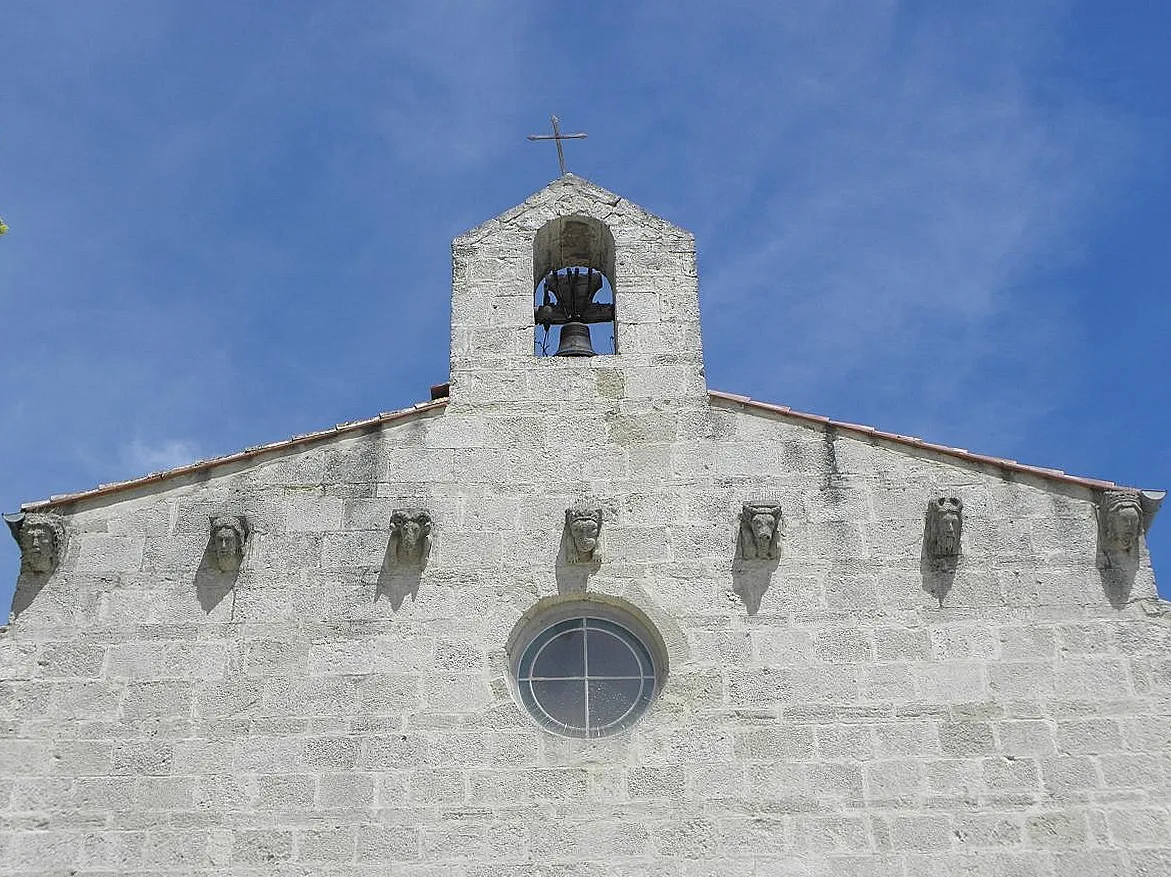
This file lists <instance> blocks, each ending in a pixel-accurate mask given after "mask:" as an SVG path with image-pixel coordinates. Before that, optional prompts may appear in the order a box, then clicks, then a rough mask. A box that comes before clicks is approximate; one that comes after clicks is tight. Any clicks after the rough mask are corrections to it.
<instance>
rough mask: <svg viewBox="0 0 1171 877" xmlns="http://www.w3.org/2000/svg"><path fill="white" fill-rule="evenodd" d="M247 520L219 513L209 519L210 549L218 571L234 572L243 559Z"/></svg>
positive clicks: (246, 536)
mask: <svg viewBox="0 0 1171 877" xmlns="http://www.w3.org/2000/svg"><path fill="white" fill-rule="evenodd" d="M247 538H248V522H247V521H245V520H244V518H240V517H233V516H230V515H219V516H215V517H212V519H211V549H212V556H213V557H214V558H215V565H216V567H218V568H219V570H220V572H228V573H230V572H235V571H236V570H238V569H239V568H240V563H241V562H242V561H243V559H244V542H245V540H247Z"/></svg>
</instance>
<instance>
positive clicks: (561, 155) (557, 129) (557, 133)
mask: <svg viewBox="0 0 1171 877" xmlns="http://www.w3.org/2000/svg"><path fill="white" fill-rule="evenodd" d="M549 121H551V122H552V123H553V133H552V134H530V135H529V140H553V141H555V142H556V143H557V163H558V164H559V165H561V176H565V150H563V149H562V148H561V141H562V140H585V139H586V135H585V134H582V133H580V132H579V133H577V134H562V133H561V125H560V124H559V122H558V119H557V117H556V116H550V117H549Z"/></svg>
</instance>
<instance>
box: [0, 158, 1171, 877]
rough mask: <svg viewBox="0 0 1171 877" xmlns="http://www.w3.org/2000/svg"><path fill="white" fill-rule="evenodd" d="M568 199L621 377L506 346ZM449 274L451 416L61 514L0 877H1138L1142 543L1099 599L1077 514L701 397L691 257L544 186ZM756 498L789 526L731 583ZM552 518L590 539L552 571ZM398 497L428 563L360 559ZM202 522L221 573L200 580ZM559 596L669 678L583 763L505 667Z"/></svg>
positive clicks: (1170, 848) (1148, 597)
mask: <svg viewBox="0 0 1171 877" xmlns="http://www.w3.org/2000/svg"><path fill="white" fill-rule="evenodd" d="M568 213H580V214H582V215H588V216H593V217H596V218H598V219H601V220H602V221H604V222H606V223H607V224H608V225H609V226H610V228H611V230H612V232H613V235H614V240H615V284H614V286H615V292H616V311H617V318H618V349H619V351H620V353H619V355H617V356H597V357H593V358H588V359H577V360H573V361H567V360H565V359H535V358H533V357H532V356H531V349H530V341H531V334H529V333H531V331H532V259H533V255H532V242H533V239H534V236H535V235H536V233H537V231H538V230H539V229H540V228H541V227H542V225H544V223H545V222H546V221H548V220H549V219H552V218H553V217H555V216H558V215H565V214H568ZM453 260H454V291H453V294H454V304H453V321H452V342H453V343H452V395H451V399H450V402H449V403H448V405H447V407H446V409H444V410H442V412H438V411H431V412H429V413H426V414H423V415H419V416H417V417H414V418H413V419H411V418H408V419H405V420H399V421H395V422H392V423H388V424H386V425H384V426H382V427H381V428H379V429H374V430H371V431H370V432H367V433H363V434H361V435H357V436H353V435H351V436H349V437H339V438H334V439H330V440H325V441H322V442H321V443H319V444H316V445H309V446H305V447H303V448H301V449H300V450H297V451H295V452H291V451H280V452H274V453H272V454H270V455H267V456H260V457H258V458H256V459H254V460H253V461H251V462H250V463H249V464H247V465H246V466H245V465H237V466H233V467H227V468H224V469H220V470H213V471H212V472H211V473H210V475H209V476H208V477H206V478H203V479H195V478H187V479H180V480H177V481H174V482H167V481H164V482H161V483H159V484H156V485H154V486H152V487H150V488H149V489H139V490H135V491H128V492H124V493H115V494H112V495H110V496H108V497H105V498H97V499H91V500H85V501H80V502H76V503H74V504H72V505H68V506H64V507H61V508H59V509H57V512H58V513H59V514H60V515H61V516H62V520H63V521H64V523H65V525H66V528H67V532H68V533H69V538H68V540H67V543H68V544H67V546H66V550H65V551H64V552H63V553H62V555H61V562H60V564H59V565H58V566H57V568H56V569H55V570H53V571H52V572H51V573H49V574H46V573H40V572H36V571H33V570H25V571H23V572H22V573H21V575H20V579H19V581H18V591H17V597H16V602H15V604H14V609H15V610H16V611H17V615H16V617H15V618H14V620H13V621H12V622H11V623H10V624H9V626H8V627H7V628H6V629H4V630H3V632H2V633H0V811H3V819H2V820H0V875H6V877H7V875H12V877H16V875H50V874H54V875H60V874H67V873H70V872H71V871H72V872H75V873H78V874H88V873H93V874H102V873H105V874H112V873H118V874H138V875H143V877H145V875H155V874H169V875H170V874H199V875H207V877H210V875H213V874H217V875H218V874H239V875H242V877H243V875H259V874H276V873H279V874H287V875H298V877H300V875H318V874H328V875H331V877H358V875H362V877H367V875H373V874H386V873H393V874H412V875H440V874H442V875H445V877H446V875H456V877H472V875H475V877H494V875H504V874H509V875H536V874H538V873H540V874H557V875H560V877H634V875H638V877H646V875H653V877H666V875H672V877H674V875H678V874H685V875H697V877H699V875H703V877H707V875H711V877H716V875H718V877H728V875H733V877H735V875H751V877H761V875H773V874H777V875H798V874H802V875H806V874H807V875H816V877H828V875H831V874H833V875H837V874H847V875H857V877H887V875H898V877H920V875H923V877H926V875H931V877H937V875H940V874H974V875H1009V874H1011V875H1038V877H1042V875H1043V877H1054V875H1078V877H1082V875H1090V874H1094V875H1098V874H1101V875H1110V877H1113V875H1126V877H1138V875H1144V877H1154V875H1164V874H1166V873H1168V872H1169V871H1168V869H1169V868H1171V824H1169V820H1168V816H1167V813H1168V810H1169V806H1171V763H1169V761H1168V756H1167V753H1168V751H1171V672H1169V671H1171V663H1169V659H1168V654H1169V651H1168V650H1169V648H1171V617H1169V616H1168V614H1167V612H1166V606H1165V604H1163V603H1161V602H1159V601H1158V600H1157V599H1156V597H1155V589H1154V579H1153V574H1152V572H1151V569H1150V561H1149V556H1148V553H1147V550H1146V546H1145V543H1144V541H1143V539H1142V534H1141V532H1140V533H1139V535H1138V537H1137V539H1136V541H1135V542H1134V544H1133V548H1132V554H1133V558H1134V559H1133V564H1132V565H1130V566H1127V568H1126V571H1127V574H1128V576H1129V578H1128V580H1127V583H1126V587H1127V589H1128V590H1127V591H1126V593H1125V596H1124V597H1123V598H1122V599H1119V598H1118V597H1119V593H1120V592H1119V591H1118V590H1116V589H1115V585H1116V584H1117V582H1116V581H1115V579H1112V578H1110V577H1109V576H1105V575H1104V574H1105V573H1107V572H1110V571H1111V570H1116V569H1117V566H1115V567H1111V568H1110V570H1107V569H1103V568H1102V563H1101V558H1100V557H1099V556H1098V555H1099V545H1098V544H1097V541H1098V538H1099V535H1100V528H1099V523H1098V518H1097V517H1096V509H1097V508H1098V504H1099V502H1100V499H1101V497H1100V496H1099V495H1098V494H1097V493H1096V492H1095V491H1092V490H1090V489H1088V488H1083V487H1081V486H1079V485H1076V484H1067V483H1060V482H1057V481H1052V480H1044V479H1042V478H1040V477H1030V476H1023V475H1017V476H1015V477H1014V478H1013V479H1012V480H1009V479H1007V478H1006V477H1004V473H1002V472H999V471H997V470H995V469H994V468H993V467H989V466H982V465H975V464H972V465H965V464H962V463H960V462H958V461H951V462H948V461H945V460H943V459H941V458H940V457H939V455H937V454H936V455H933V454H931V453H928V452H926V451H923V452H920V451H915V450H913V449H911V448H908V447H906V446H899V445H895V444H892V443H884V442H883V441H881V440H878V439H872V438H867V437H864V436H862V435H848V434H846V433H844V432H842V431H832V430H830V431H827V430H825V429H823V428H821V427H818V426H815V425H813V424H811V423H810V422H808V421H800V420H797V419H795V418H792V417H786V416H785V415H783V414H781V413H775V414H764V413H760V414H752V413H749V412H748V411H746V410H744V409H743V408H742V407H741V406H738V405H736V404H735V403H732V402H728V401H720V400H718V399H713V398H710V397H709V396H708V395H707V393H706V391H705V387H704V381H703V370H702V356H701V349H700V336H699V325H698V299H697V289H696V274H695V262H694V251H693V248H692V243H691V238H690V236H689V235H688V234H687V233H686V232H683V231H681V230H679V229H676V228H673V227H672V226H670V225H669V224H667V223H665V222H664V221H662V220H660V219H658V218H656V217H653V216H650V215H648V214H646V213H644V212H643V211H641V210H640V209H639V208H637V207H635V206H634V205H632V204H630V203H629V202H627V201H624V200H622V199H620V198H618V197H617V196H614V195H611V194H610V193H606V192H603V191H601V190H599V189H596V188H594V187H592V186H590V185H589V184H586V183H583V182H581V181H578V180H576V179H575V178H565V179H563V180H561V181H559V182H557V183H555V184H554V185H553V186H551V187H550V188H549V189H547V190H545V191H544V192H542V193H539V194H538V195H537V196H534V198H532V199H530V200H529V201H527V202H525V204H523V205H521V206H520V207H518V208H516V209H515V210H513V211H510V212H509V213H507V214H505V215H504V216H502V217H499V218H497V219H494V220H492V221H490V222H489V223H487V224H485V225H484V226H481V227H480V228H478V229H476V230H474V231H473V232H469V233H468V234H467V235H464V236H463V237H461V238H459V239H457V241H456V242H455V245H454V251H453ZM652 264H653V265H654V266H655V268H654V270H651V268H650V267H649V266H651V265H652ZM627 293H630V294H631V295H635V296H637V298H636V299H635V300H633V302H636V303H632V305H631V311H630V314H631V318H632V319H633V318H637V322H626V321H624V320H625V317H624V310H623V303H624V298H623V296H624V295H625V294H627ZM486 316H487V317H488V320H487V324H488V325H490V326H491V327H492V328H494V329H498V330H499V332H498V333H496V334H491V333H486V332H484V331H483V330H484V327H485V317H486ZM667 337H669V338H670V344H669V345H662V346H654V345H651V344H647V343H646V342H647V340H648V339H652V340H653V339H655V338H658V339H660V340H661V339H663V338H667ZM892 426H895V425H892ZM757 496H759V497H768V501H769V503H770V504H772V505H775V507H776V508H777V509H778V510H779V512H780V513H781V514H783V520H784V541H783V546H782V550H780V551H778V552H776V553H775V556H772V557H769V558H766V560H767V562H757V563H752V564H748V565H747V566H749V567H751V568H752V570H748V571H746V569H745V567H744V565H740V566H737V564H736V556H737V543H738V540H739V527H740V517H739V516H740V514H741V510H742V508H743V502H744V500H745V498H749V497H757ZM952 496H955V497H962V498H963V508H964V517H965V520H964V531H963V561H962V562H961V563H959V564H957V565H956V567H955V569H954V570H953V571H952V572H951V580H950V582H949V583H948V588H947V590H946V593H943V594H942V599H941V593H940V592H939V591H938V589H934V588H935V586H936V585H937V584H938V582H934V581H932V580H931V577H932V576H934V575H936V573H937V571H936V570H934V569H927V570H925V569H924V568H923V530H924V503H925V502H926V501H927V500H928V499H931V498H933V497H952ZM583 497H595V498H600V499H598V500H596V507H600V508H601V511H602V513H603V519H604V522H605V523H604V539H605V544H604V546H603V547H604V552H602V553H601V556H600V557H599V562H598V563H596V564H581V565H568V566H567V565H566V564H565V563H564V562H563V561H564V554H563V551H562V549H563V545H562V542H563V539H564V537H565V531H564V529H563V527H562V525H561V522H562V521H564V520H565V510H566V509H567V508H572V507H573V506H575V505H576V504H578V503H579V502H581V500H582V498H583ZM591 502H595V501H594V500H591ZM420 508H425V509H427V511H428V513H429V515H430V517H431V520H432V522H433V523H432V528H433V534H432V535H433V545H432V546H431V549H430V553H429V554H428V555H427V557H426V563H425V564H423V563H405V564H403V563H398V562H397V557H396V558H394V562H391V561H390V560H389V559H388V557H387V554H388V550H387V549H388V544H389V533H388V526H389V522H390V520H391V516H392V515H393V513H394V512H395V510H407V509H420ZM224 510H231V514H232V515H237V514H238V515H241V516H246V517H247V520H248V524H249V532H248V536H247V549H246V558H245V562H244V563H243V564H241V565H240V568H239V570H238V571H236V572H235V573H234V574H233V576H232V577H231V579H232V581H231V587H230V588H223V587H220V585H222V584H223V583H222V582H220V579H221V578H223V576H222V575H221V576H218V577H217V576H212V577H210V578H209V577H206V576H204V575H202V574H201V571H200V570H201V562H202V553H203V552H204V551H205V549H206V547H207V536H208V522H209V518H210V516H212V515H219V514H222V513H223V512H224ZM758 567H759V569H757V568H758ZM753 571H755V572H760V573H761V574H762V575H763V576H764V578H763V579H759V580H757V579H753V580H751V581H746V580H745V579H744V576H745V575H747V574H748V573H749V572H753ZM762 583H763V584H765V585H767V588H758V590H757V591H756V592H755V593H757V595H758V597H759V602H758V604H757V606H756V608H755V611H754V612H753V613H752V614H749V612H748V611H747V610H746V606H745V601H744V596H743V595H744V593H748V591H749V589H750V587H757V586H759V585H761V584H762ZM581 588H584V589H586V590H588V591H589V592H590V593H593V594H598V595H604V596H608V597H612V598H622V599H624V600H626V601H629V602H630V603H631V604H633V605H634V606H636V607H638V608H639V609H641V610H642V612H644V613H645V614H646V615H647V617H648V618H649V619H650V620H651V622H652V623H653V624H654V625H655V626H656V627H657V628H658V630H659V631H660V633H661V634H662V637H663V640H664V643H665V648H666V652H667V658H668V663H669V671H668V674H667V676H666V679H665V683H664V687H663V689H662V691H661V693H660V695H659V697H658V699H657V700H656V701H655V703H654V704H653V705H652V706H651V708H650V710H649V711H648V712H647V714H646V715H645V716H644V717H643V718H642V719H641V720H640V721H639V722H638V724H636V725H635V726H634V727H633V728H632V729H631V730H630V731H628V732H625V733H623V734H621V735H619V736H617V737H612V738H604V739H600V740H592V741H586V740H573V739H567V738H562V737H557V736H554V735H552V734H549V733H547V732H545V731H542V730H540V729H538V728H537V727H536V726H535V724H534V723H533V722H532V721H531V720H530V719H529V718H528V717H527V714H526V713H525V712H524V710H523V708H522V707H521V706H520V705H519V704H518V703H517V701H516V698H515V695H514V693H513V690H512V687H511V684H510V682H509V680H508V673H509V669H508V659H507V655H506V651H505V650H506V644H507V641H508V636H509V632H510V631H511V630H512V629H513V627H514V626H515V625H516V624H517V622H518V620H519V619H520V618H521V616H522V615H523V614H524V613H525V612H526V611H527V610H529V609H530V608H531V607H533V605H534V604H535V603H536V602H537V601H538V600H539V599H541V598H545V597H555V596H556V595H558V594H559V593H561V592H562V591H563V590H565V591H567V592H571V591H573V590H575V589H581Z"/></svg>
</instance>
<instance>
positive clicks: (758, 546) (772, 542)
mask: <svg viewBox="0 0 1171 877" xmlns="http://www.w3.org/2000/svg"><path fill="white" fill-rule="evenodd" d="M784 529H785V527H784V517H783V516H782V514H781V507H780V506H779V505H778V504H777V503H772V502H746V503H744V505H743V506H741V508H740V530H739V544H740V557H741V558H742V559H743V560H776V559H777V558H778V557H779V556H780V553H781V535H782V534H783V533H784Z"/></svg>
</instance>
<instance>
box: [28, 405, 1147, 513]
mask: <svg viewBox="0 0 1171 877" xmlns="http://www.w3.org/2000/svg"><path fill="white" fill-rule="evenodd" d="M445 389H446V388H445V385H443V384H439V385H437V386H435V387H433V388H432V395H433V396H436V395H437V394H438V393H443V392H445ZM708 396H709V397H710V398H711V399H712V400H713V401H716V402H722V403H724V404H726V405H731V406H739V407H740V408H741V409H743V410H746V411H748V412H750V413H755V414H770V415H780V416H782V417H785V418H788V419H789V420H793V421H797V422H799V423H804V424H806V425H808V426H813V427H819V428H822V429H825V428H831V429H837V430H841V431H843V432H847V433H852V434H854V435H856V436H859V437H862V438H873V439H879V440H881V441H885V442H890V443H892V444H895V445H901V446H902V447H907V448H913V449H915V450H920V451H929V452H932V453H936V454H941V455H943V456H945V457H950V458H952V459H954V460H958V461H960V462H963V463H969V464H977V465H983V466H992V467H995V468H997V469H1001V470H1003V471H1005V472H1014V473H1019V474H1022V475H1032V476H1034V477H1037V478H1041V479H1045V480H1048V481H1054V482H1058V483H1061V484H1072V485H1077V486H1079V487H1084V488H1087V489H1089V490H1109V489H1118V488H1121V489H1131V490H1138V488H1125V487H1123V486H1121V485H1118V484H1115V483H1114V482H1113V481H1104V480H1101V479H1098V478H1086V477H1083V476H1078V475H1069V474H1067V473H1065V472H1063V471H1061V470H1060V469H1048V468H1045V467H1042V466H1030V465H1028V464H1025V463H1018V462H1017V461H1016V460H1008V459H1005V458H1002V457H990V456H987V455H985V454H974V453H972V452H971V451H969V450H967V449H965V448H953V447H949V446H947V445H940V444H935V443H934V442H928V441H924V440H923V439H921V438H918V437H917V436H908V435H900V434H899V433H893V432H884V431H883V430H880V429H875V428H874V427H873V426H865V425H864V424H860V423H849V422H846V421H842V420H834V419H832V418H830V417H823V416H821V415H819V414H809V413H807V412H804V411H795V410H793V409H792V408H790V407H789V406H788V405H772V404H770V403H768V402H758V401H757V400H755V399H752V398H750V397H748V396H740V395H737V394H735V393H724V392H721V391H719V390H709V391H708ZM447 401H448V400H447V397H446V395H443V396H440V397H439V398H433V399H432V400H431V401H430V402H417V403H416V404H414V405H412V406H411V407H409V408H401V409H399V410H397V411H384V412H383V413H381V414H378V415H376V416H374V417H370V418H367V419H365V420H352V421H349V422H347V423H339V424H338V425H337V426H333V427H330V428H329V429H323V430H320V431H318V432H310V433H305V434H303V435H295V436H293V437H291V438H287V439H284V440H282V441H277V442H272V443H271V444H266V445H256V446H253V447H250V448H245V449H244V450H242V451H239V452H237V453H234V454H227V455H225V456H222V457H212V458H211V459H207V460H197V461H196V462H194V463H188V464H186V465H184V466H178V467H176V468H174V469H167V470H164V471H161V472H152V473H150V474H149V475H144V476H142V477H140V478H131V479H129V480H127V481H116V482H113V483H110V484H102V485H99V486H98V487H95V488H92V489H90V490H82V491H78V492H76V493H63V494H56V495H53V496H50V497H49V498H48V499H44V500H38V501H35V502H26V503H23V504H22V505H21V511H25V512H34V511H43V510H46V509H50V508H56V507H58V506H63V505H69V504H71V503H75V502H79V501H81V500H88V499H97V498H99V497H103V496H107V495H109V494H113V493H121V492H122V491H126V490H133V489H135V488H140V487H146V486H148V485H151V484H158V483H161V482H164V481H169V480H171V479H173V478H179V477H182V476H184V475H191V474H195V473H200V472H207V471H209V470H211V469H213V468H215V467H217V466H223V465H227V464H230V463H238V462H241V461H245V460H251V459H254V458H256V457H259V456H261V455H263V454H269V453H272V452H274V451H284V450H289V449H292V448H298V447H303V446H305V445H310V444H313V443H315V442H319V441H324V440H326V439H331V438H337V437H338V436H345V435H349V434H351V433H356V432H361V431H363V430H368V429H371V428H374V427H378V426H382V425H384V424H388V423H402V422H404V421H408V420H412V419H414V418H415V417H417V416H420V415H423V414H427V413H430V412H433V411H440V410H442V409H443V408H445V407H446V406H447ZM1139 492H1140V493H1141V494H1142V496H1143V498H1144V500H1146V503H1149V504H1150V506H1151V513H1152V514H1153V513H1154V511H1156V510H1158V507H1159V504H1160V503H1162V501H1163V498H1164V497H1165V496H1166V491H1161V490H1140V491H1139Z"/></svg>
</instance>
